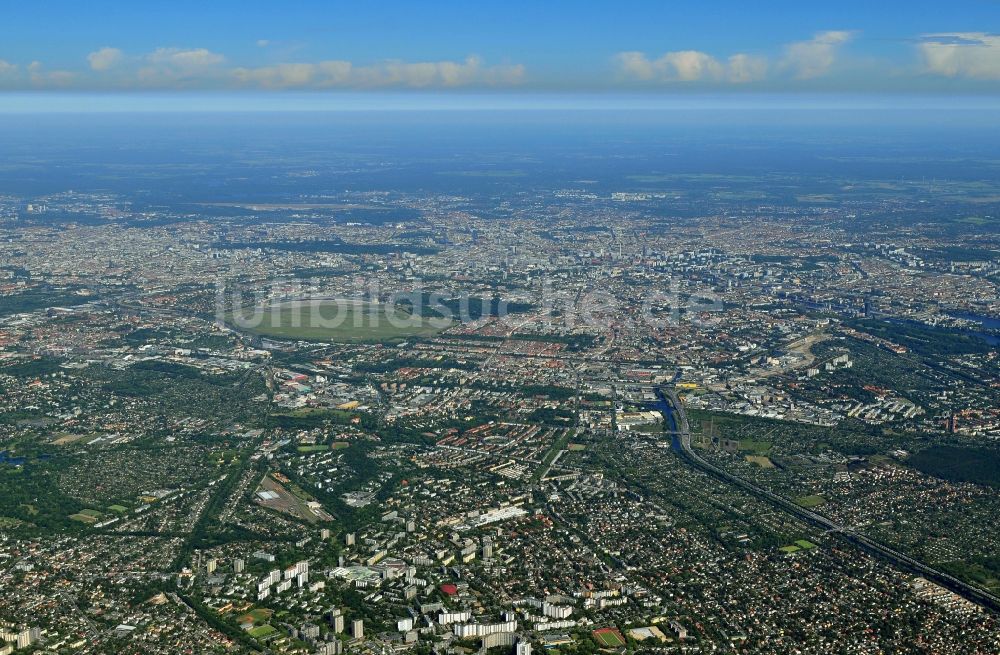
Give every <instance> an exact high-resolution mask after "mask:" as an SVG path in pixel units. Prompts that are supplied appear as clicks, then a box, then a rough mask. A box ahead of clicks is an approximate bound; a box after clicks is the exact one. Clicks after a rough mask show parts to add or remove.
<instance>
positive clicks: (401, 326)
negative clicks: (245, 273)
mask: <svg viewBox="0 0 1000 655" xmlns="http://www.w3.org/2000/svg"><path fill="white" fill-rule="evenodd" d="M227 322H228V323H229V324H230V325H233V326H234V327H236V328H238V329H240V330H242V331H244V332H249V333H251V334H256V335H260V336H262V337H271V338H274V339H294V340H296V341H331V342H339V343H344V342H347V343H359V342H383V341H401V340H404V339H409V338H412V337H430V336H434V335H435V334H437V333H438V332H440V331H441V330H443V329H445V328H447V327H448V326H450V325H451V322H450V321H449V320H448V319H444V318H442V317H440V316H436V315H435V316H425V317H420V316H414V315H411V314H408V313H406V312H405V311H403V310H401V309H397V308H393V307H389V306H386V305H373V304H368V303H356V302H350V303H347V302H337V301H316V302H299V303H285V304H282V305H277V306H274V307H266V308H258V309H256V310H255V309H250V308H246V309H244V310H239V311H237V312H232V313H230V314H229V315H228V317H227Z"/></svg>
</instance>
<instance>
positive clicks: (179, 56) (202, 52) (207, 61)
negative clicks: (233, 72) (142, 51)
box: [148, 48, 226, 70]
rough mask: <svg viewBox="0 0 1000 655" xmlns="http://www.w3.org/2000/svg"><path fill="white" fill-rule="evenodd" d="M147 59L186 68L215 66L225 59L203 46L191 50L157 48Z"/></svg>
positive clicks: (194, 68)
mask: <svg viewBox="0 0 1000 655" xmlns="http://www.w3.org/2000/svg"><path fill="white" fill-rule="evenodd" d="M148 59H149V61H150V63H153V64H160V65H164V66H171V67H174V68H179V69H187V70H196V69H202V68H207V67H209V66H215V65H218V64H221V63H222V62H224V61H225V60H226V58H225V57H223V56H222V55H220V54H217V53H214V52H211V51H209V50H206V49H205V48H194V49H191V50H182V49H180V48H157V49H156V50H154V51H153V52H152V53H150V54H149V56H148Z"/></svg>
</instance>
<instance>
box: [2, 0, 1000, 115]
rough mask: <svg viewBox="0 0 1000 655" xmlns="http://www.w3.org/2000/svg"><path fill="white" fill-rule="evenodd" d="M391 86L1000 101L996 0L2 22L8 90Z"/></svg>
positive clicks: (39, 16)
mask: <svg viewBox="0 0 1000 655" xmlns="http://www.w3.org/2000/svg"><path fill="white" fill-rule="evenodd" d="M402 90H420V91H424V92H427V91H435V92H439V91H449V92H452V93H456V92H459V93H479V94H482V93H486V92H489V93H505V94H506V93H522V94H525V93H528V94H536V95H537V94H563V93H569V94H574V93H602V94H607V93H621V94H628V93H632V94H636V93H639V94H650V93H653V94H656V93H660V94H670V95H677V94H680V93H695V94H705V93H712V94H718V93H722V94H725V93H732V92H737V91H738V92H742V93H746V92H751V93H776V94H809V93H821V94H854V95H858V94H860V95H865V94H867V95H872V94H883V93H889V94H916V95H922V96H928V95H929V96H934V95H940V96H949V95H972V96H976V95H978V96H982V95H998V96H1000V2H996V1H991V0H957V1H954V2H948V3H943V2H940V1H930V0H915V1H908V2H901V1H887V2H871V1H870V0H869V1H866V2H863V3H862V2H857V1H854V0H846V1H841V2H836V3H815V2H801V1H798V2H790V1H786V0H779V1H775V2H768V3H766V5H765V6H760V5H759V3H747V2H745V1H743V2H737V1H731V0H726V1H716V2H703V3H668V2H645V1H631V2H629V1H618V2H588V3H579V2H565V1H551V2H524V1H521V0H514V1H507V2H494V1H489V2H427V3H411V2H371V3H357V2H350V3H348V2H314V1H305V2H294V3H275V2H258V1H249V2H232V1H220V2H198V3H195V2H190V1H186V0H181V1H175V2H171V3H162V4H157V5H156V6H155V8H154V7H153V6H151V5H148V4H145V3H126V2H121V1H118V2H108V1H106V0H98V1H96V2H88V3H78V2H66V1H61V0H60V1H55V2H46V3H44V4H43V5H42V6H39V5H38V4H29V3H12V4H11V6H9V7H5V10H4V20H3V21H2V23H0V94H2V95H5V96H6V95H9V94H10V93H12V92H27V91H43V92H50V93H51V92H55V91H58V92H86V93H106V92H118V93H122V92H125V93H131V92H136V91H144V92H148V91H156V92H159V93H167V94H170V93H176V92H179V91H184V92H192V91H212V92H250V91H253V92H258V91H270V92H279V91H281V92H289V91H300V92H301V91H352V92H368V93H370V92H380V93H386V92H398V91H402ZM22 97H36V96H22ZM445 97H447V96H445ZM10 102H11V99H10V98H9V97H8V98H3V97H0V105H4V104H6V105H8V106H9V104H10ZM39 104H40V105H41V104H44V103H42V102H40V101H39ZM265 104H266V103H265Z"/></svg>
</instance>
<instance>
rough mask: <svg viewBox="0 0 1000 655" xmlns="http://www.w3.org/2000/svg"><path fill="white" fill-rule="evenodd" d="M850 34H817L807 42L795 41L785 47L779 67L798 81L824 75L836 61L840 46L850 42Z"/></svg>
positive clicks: (840, 32) (827, 32) (839, 32)
mask: <svg viewBox="0 0 1000 655" xmlns="http://www.w3.org/2000/svg"><path fill="white" fill-rule="evenodd" d="M851 37H852V33H851V32H848V31H844V30H830V31H826V32H818V33H817V34H816V35H814V36H813V38H811V39H809V40H808V41H796V42H795V43H789V44H788V45H787V46H785V54H784V57H782V60H781V67H782V68H784V69H787V70H791V71H792V72H793V73H794V75H795V77H796V78H797V79H800V80H808V79H812V78H815V77H820V76H822V75H824V74H826V73H827V72H828V71H829V70H830V68H832V67H833V64H834V62H835V61H836V59H837V51H838V50H839V49H840V46H842V45H844V44H845V43H847V42H848V41H850V40H851Z"/></svg>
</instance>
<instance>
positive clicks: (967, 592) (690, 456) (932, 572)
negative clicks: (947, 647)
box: [657, 388, 1000, 612]
mask: <svg viewBox="0 0 1000 655" xmlns="http://www.w3.org/2000/svg"><path fill="white" fill-rule="evenodd" d="M657 391H658V393H659V394H660V395H661V397H662V398H663V399H664V400H665V401H666V402H667V403H668V404H669V405H670V408H671V409H672V411H673V413H674V417H675V420H676V426H675V427H676V432H675V434H676V435H677V439H678V442H679V444H680V453H681V455H682V456H683V458H684V459H686V460H687V461H688V462H690V463H691V464H693V465H694V466H696V467H697V468H699V469H702V470H703V471H705V472H707V473H709V474H711V475H714V476H715V477H717V478H720V479H722V480H723V481H725V482H728V483H730V484H732V485H733V486H737V487H740V488H741V489H743V490H745V491H747V492H749V493H751V494H753V495H754V496H756V497H758V498H761V499H764V500H767V501H768V502H770V503H771V504H772V505H776V506H778V507H780V508H781V509H783V510H785V511H786V512H788V513H789V514H793V515H795V516H797V517H798V518H800V519H802V520H804V521H805V522H806V523H809V524H811V525H815V526H817V527H820V528H823V529H824V530H827V531H829V532H830V533H831V534H839V535H840V536H841V537H843V538H844V539H846V540H847V541H849V542H851V543H852V544H854V545H856V546H858V547H859V548H861V549H862V550H864V551H865V552H867V553H869V554H871V555H874V556H876V557H880V558H882V559H884V560H887V561H889V562H890V563H892V564H894V565H895V566H897V567H899V568H901V569H904V570H907V571H911V572H914V573H918V574H919V575H922V576H923V577H925V578H927V579H928V580H931V581H932V582H935V583H937V584H939V585H941V586H942V587H946V588H947V589H950V590H951V591H953V592H955V593H956V594H958V595H960V596H962V597H963V598H966V599H968V600H970V601H972V602H973V603H976V604H977V605H980V606H981V607H984V608H986V609H988V610H991V611H993V612H1000V598H998V597H997V596H994V595H993V594H991V593H989V592H988V591H986V590H985V589H980V588H979V587H975V586H973V585H970V584H968V583H966V582H963V581H962V580H959V579H958V578H956V577H955V576H953V575H950V574H948V573H945V572H944V571H939V570H938V569H935V568H933V567H931V566H928V565H927V564H925V563H923V562H921V561H919V560H916V559H913V558H912V557H910V556H909V555H906V554H904V553H901V552H899V551H897V550H895V549H893V548H890V547H888V546H886V545H884V544H882V543H879V542H878V541H875V540H873V539H871V538H869V537H867V536H865V535H863V534H859V533H857V532H855V531H854V529H853V528H851V527H849V526H843V525H839V524H838V523H836V522H834V521H832V520H830V519H829V518H827V517H825V516H822V515H821V514H817V513H816V512H812V511H810V510H808V509H806V508H804V507H800V506H799V505H796V504H795V503H793V502H792V501H790V500H788V499H787V498H783V497H782V496H779V495H777V494H774V493H771V492H770V491H768V490H766V489H763V488H761V487H758V486H757V485H755V484H753V483H752V482H749V481H747V480H744V479H743V478H739V477H737V476H735V475H732V474H731V473H729V472H728V471H725V470H723V469H721V468H719V467H718V466H715V465H714V464H711V463H709V462H707V461H706V460H705V459H703V458H702V457H701V456H700V455H698V454H697V453H695V452H694V449H692V448H691V430H690V426H689V425H688V419H687V414H686V413H685V412H684V406H683V405H682V404H681V402H680V400H679V399H678V398H677V394H676V393H675V392H673V391H671V390H667V389H663V388H659V389H658V390H657Z"/></svg>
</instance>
